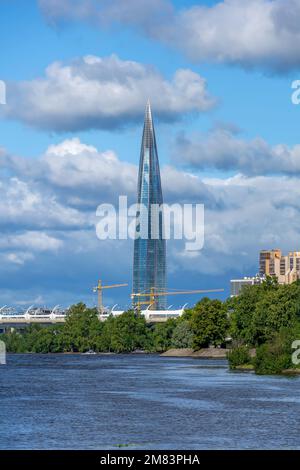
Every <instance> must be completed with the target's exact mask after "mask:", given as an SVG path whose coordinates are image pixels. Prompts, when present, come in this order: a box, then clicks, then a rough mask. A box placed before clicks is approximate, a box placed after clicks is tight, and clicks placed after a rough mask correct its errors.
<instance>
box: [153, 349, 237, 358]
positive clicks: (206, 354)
mask: <svg viewBox="0 0 300 470" xmlns="http://www.w3.org/2000/svg"><path fill="white" fill-rule="evenodd" d="M227 352H228V349H221V348H203V349H199V351H193V349H188V348H186V349H169V350H168V351H166V352H164V353H162V354H161V356H164V357H198V358H205V359H226V357H227Z"/></svg>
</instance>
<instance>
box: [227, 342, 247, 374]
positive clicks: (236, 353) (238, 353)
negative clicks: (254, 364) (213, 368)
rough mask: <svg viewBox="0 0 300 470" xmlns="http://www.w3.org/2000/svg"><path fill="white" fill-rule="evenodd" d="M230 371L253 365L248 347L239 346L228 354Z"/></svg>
mask: <svg viewBox="0 0 300 470" xmlns="http://www.w3.org/2000/svg"><path fill="white" fill-rule="evenodd" d="M227 358H228V362H229V367H230V369H236V367H238V366H242V365H244V364H250V363H251V357H250V352H249V349H248V348H247V346H238V347H236V348H234V349H232V350H231V351H229V352H228V354H227Z"/></svg>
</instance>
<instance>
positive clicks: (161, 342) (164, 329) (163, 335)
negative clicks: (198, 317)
mask: <svg viewBox="0 0 300 470" xmlns="http://www.w3.org/2000/svg"><path fill="white" fill-rule="evenodd" d="M175 328H176V320H174V319H171V318H170V319H169V320H167V321H166V322H165V323H156V324H155V325H154V327H153V330H152V338H153V340H152V341H153V342H152V350H153V351H157V352H163V351H167V350H168V349H170V348H171V345H172V337H173V333H174V330H175Z"/></svg>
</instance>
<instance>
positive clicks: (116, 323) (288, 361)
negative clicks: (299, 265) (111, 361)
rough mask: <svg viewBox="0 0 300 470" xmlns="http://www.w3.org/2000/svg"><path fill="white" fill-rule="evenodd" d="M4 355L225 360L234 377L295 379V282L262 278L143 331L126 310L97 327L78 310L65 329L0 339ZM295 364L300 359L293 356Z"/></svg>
mask: <svg viewBox="0 0 300 470" xmlns="http://www.w3.org/2000/svg"><path fill="white" fill-rule="evenodd" d="M0 340H2V341H4V342H5V344H6V349H7V352H9V353H42V354H47V353H65V354H66V353H99V354H100V353H101V354H112V353H114V354H126V353H134V354H139V353H158V354H161V355H162V356H164V357H194V358H207V359H208V358H209V359H212V358H216V359H220V358H222V359H224V358H227V359H228V364H229V368H230V370H232V371H240V372H252V371H254V372H255V373H256V374H261V375H267V374H282V373H284V374H287V375H296V374H300V365H299V366H296V365H294V364H293V361H292V355H293V353H294V352H295V350H293V349H292V344H293V342H294V341H296V340H300V281H296V282H294V283H293V284H290V285H279V284H278V282H277V280H276V279H275V278H270V277H268V278H267V279H266V281H265V282H263V283H262V284H260V285H254V286H245V287H244V288H243V290H242V292H241V294H240V295H239V296H238V297H234V298H230V299H227V300H225V301H223V302H222V301H220V300H216V299H214V300H211V299H208V298H203V299H201V300H200V301H199V302H198V303H196V305H195V306H194V307H193V308H191V309H189V310H186V311H185V312H184V314H183V315H182V317H180V318H178V319H169V320H168V321H167V322H165V323H157V324H147V323H146V322H145V319H144V317H143V316H141V315H140V314H138V313H135V312H134V311H132V310H129V311H128V312H125V313H124V314H122V315H120V316H119V317H113V316H111V317H109V318H108V319H107V320H106V321H105V322H99V320H98V317H97V310H96V309H95V308H87V307H86V306H85V305H84V304H82V303H79V304H77V305H73V306H72V307H71V308H70V311H69V314H68V316H67V319H66V322H65V323H64V324H63V325H51V326H47V327H42V326H39V325H30V326H28V327H26V328H25V331H24V332H22V333H19V332H17V331H11V332H9V333H6V334H2V335H0ZM299 356H300V354H299Z"/></svg>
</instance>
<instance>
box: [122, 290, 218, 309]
mask: <svg viewBox="0 0 300 470" xmlns="http://www.w3.org/2000/svg"><path fill="white" fill-rule="evenodd" d="M213 292H224V289H197V290H187V291H176V292H155V288H154V287H152V288H151V291H150V292H148V293H147V292H138V293H132V294H131V298H132V299H133V300H134V299H135V298H137V307H138V308H140V306H141V305H146V304H147V305H153V304H155V297H159V296H162V295H180V294H208V293H213ZM141 298H146V300H142V299H141Z"/></svg>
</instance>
